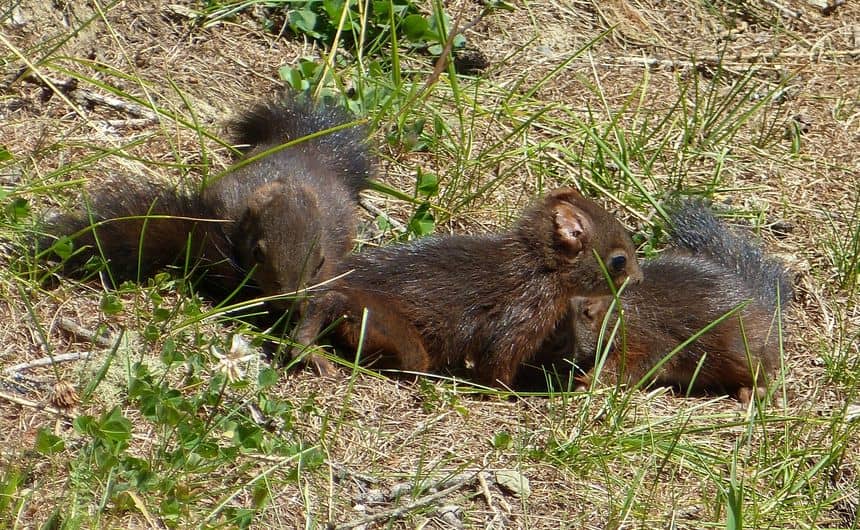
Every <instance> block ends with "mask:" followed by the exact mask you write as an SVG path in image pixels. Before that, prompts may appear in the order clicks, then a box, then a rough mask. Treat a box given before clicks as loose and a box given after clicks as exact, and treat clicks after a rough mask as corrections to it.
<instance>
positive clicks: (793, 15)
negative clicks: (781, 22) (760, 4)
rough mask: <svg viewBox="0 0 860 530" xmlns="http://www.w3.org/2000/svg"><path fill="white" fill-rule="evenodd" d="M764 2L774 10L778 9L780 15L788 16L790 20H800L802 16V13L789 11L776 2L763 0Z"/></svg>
mask: <svg viewBox="0 0 860 530" xmlns="http://www.w3.org/2000/svg"><path fill="white" fill-rule="evenodd" d="M763 1H764V3H765V4H767V5H769V6H771V7H772V8H774V9H776V10H777V11H779V12H780V13H782V14H784V15H785V16H787V17H789V18H800V16H801V12H800V11H795V10H793V9H789V8H787V7H785V6H784V5H782V4H780V3H778V2H775V1H774V0H763Z"/></svg>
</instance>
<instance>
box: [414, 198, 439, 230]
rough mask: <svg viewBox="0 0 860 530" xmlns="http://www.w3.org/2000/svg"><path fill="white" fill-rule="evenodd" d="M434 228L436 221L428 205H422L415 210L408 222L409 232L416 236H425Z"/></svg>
mask: <svg viewBox="0 0 860 530" xmlns="http://www.w3.org/2000/svg"><path fill="white" fill-rule="evenodd" d="M435 228H436V219H435V218H434V217H433V213H432V212H431V211H430V204H429V203H426V202H425V203H424V204H422V205H421V206H419V207H418V209H417V210H415V213H414V214H413V215H412V219H410V220H409V230H410V231H411V232H412V233H413V234H415V235H416V236H419V237H420V236H426V235H427V234H430V233H432V232H433V230H434V229H435Z"/></svg>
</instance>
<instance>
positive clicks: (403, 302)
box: [296, 188, 642, 387]
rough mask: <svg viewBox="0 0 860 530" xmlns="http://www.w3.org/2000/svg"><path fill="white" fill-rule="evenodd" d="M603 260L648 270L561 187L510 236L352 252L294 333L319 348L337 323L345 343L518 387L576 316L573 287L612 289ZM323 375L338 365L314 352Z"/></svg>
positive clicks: (624, 272)
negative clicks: (524, 366) (570, 313)
mask: <svg viewBox="0 0 860 530" xmlns="http://www.w3.org/2000/svg"><path fill="white" fill-rule="evenodd" d="M595 253H596V254H597V255H598V256H600V258H601V260H602V261H603V262H604V263H605V265H606V267H607V269H608V271H609V274H610V276H611V278H612V281H613V282H614V283H615V284H616V285H621V284H622V283H623V282H624V280H625V279H626V278H627V277H628V276H629V278H630V280H631V281H632V282H634V283H635V282H637V281H639V280H640V279H641V277H642V274H641V272H640V270H639V266H638V264H637V262H636V255H635V250H634V248H633V245H632V243H631V241H630V238H629V236H628V235H627V233H626V231H625V230H624V228H623V227H622V226H621V224H620V223H619V222H618V221H617V220H616V219H615V218H614V217H612V216H611V215H610V214H609V213H608V212H607V211H606V210H604V209H603V208H601V207H600V206H598V205H597V204H596V203H594V202H592V201H590V200H587V199H585V198H583V197H582V196H581V195H580V194H579V193H578V192H577V191H575V190H574V189H572V188H561V189H557V190H555V191H553V192H551V193H549V194H547V195H546V196H545V197H544V198H542V199H541V200H540V201H538V202H537V203H536V204H535V205H534V206H532V207H531V208H530V209H528V210H527V211H526V212H525V213H524V214H523V215H522V217H521V218H520V220H519V221H518V222H517V224H516V226H515V227H513V228H512V229H511V230H509V231H507V232H503V233H500V234H484V235H458V236H446V237H441V236H437V237H428V238H425V239H420V240H417V241H413V242H411V243H407V244H402V245H393V246H389V247H384V248H378V249H372V250H367V251H365V252H362V253H359V254H353V255H351V256H349V257H348V258H346V259H345V260H344V261H342V262H341V263H340V264H338V270H337V272H338V273H344V274H345V275H344V276H343V277H341V278H339V279H337V280H335V281H334V282H332V283H331V284H329V285H326V286H324V287H323V288H322V289H321V290H320V291H319V292H318V294H316V295H315V296H312V297H311V298H310V299H309V302H308V307H307V310H306V311H305V313H304V318H303V320H302V322H300V324H299V329H298V332H297V333H296V339H297V342H299V343H300V344H306V345H312V344H314V343H315V341H316V340H317V338H318V337H317V335H318V334H319V333H320V331H321V330H322V329H324V328H326V327H327V326H332V330H331V337H332V339H333V342H334V343H335V344H336V345H339V346H342V347H345V348H347V349H348V350H350V351H353V352H354V351H356V350H357V349H358V345H359V340H360V336H361V327H362V313H363V310H364V309H365V308H366V309H367V311H368V315H369V316H368V321H367V326H366V331H365V335H364V342H363V350H362V351H363V357H364V358H365V360H367V359H372V358H377V357H383V358H385V359H388V360H393V361H395V362H396V365H398V367H399V368H400V369H401V370H405V371H414V372H428V371H436V370H439V369H441V368H443V367H446V366H452V367H454V368H455V369H456V368H459V367H462V366H463V365H464V364H466V362H467V361H468V362H470V363H472V364H473V365H474V369H473V373H474V380H476V381H477V382H479V383H481V384H484V385H489V386H503V387H504V386H509V385H510V384H511V382H512V381H513V378H514V376H515V375H516V372H517V370H518V368H519V366H520V363H521V362H522V361H523V360H525V359H529V358H530V357H531V356H532V355H533V354H534V353H535V352H536V351H537V349H538V348H539V347H540V346H541V344H542V343H543V342H544V340H545V339H546V337H547V335H548V334H549V333H551V332H552V331H553V330H554V329H555V327H556V325H557V323H558V321H559V320H560V319H561V318H563V317H564V316H565V315H566V313H567V308H568V304H569V301H570V298H571V297H572V296H575V295H598V294H607V293H609V292H610V288H609V286H608V285H607V280H606V279H605V276H604V273H603V271H602V270H601V267H600V265H599V263H598V260H597V258H596V257H595ZM309 360H310V361H311V362H312V363H313V364H315V365H316V367H317V369H318V370H319V371H320V372H321V373H322V374H331V373H332V372H333V370H334V367H333V366H332V365H331V364H330V363H329V362H328V361H327V360H326V359H324V358H321V357H320V356H318V355H313V354H311V355H310V359H309Z"/></svg>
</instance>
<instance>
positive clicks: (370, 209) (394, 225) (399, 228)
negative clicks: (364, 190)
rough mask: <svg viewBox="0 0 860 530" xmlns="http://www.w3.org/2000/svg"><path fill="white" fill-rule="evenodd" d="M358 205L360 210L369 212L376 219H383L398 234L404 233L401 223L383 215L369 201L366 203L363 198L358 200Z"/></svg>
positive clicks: (382, 212) (404, 229) (383, 213)
mask: <svg viewBox="0 0 860 530" xmlns="http://www.w3.org/2000/svg"><path fill="white" fill-rule="evenodd" d="M358 204H359V205H360V206H361V207H362V208H364V209H365V210H367V211H368V212H370V213H371V214H373V215H376V216H377V217H382V218H383V219H385V221H386V222H387V223H388V224H389V226H391V228H392V229H394V231H395V232H400V233H401V234H405V233H406V226H404V224H403V223H401V222H400V221H398V220H397V219H394V218H392V217H391V216H389V215H388V214H387V213H385V212H384V211H383V210H381V209H380V208H377V207H376V206H374V205H373V204H371V203H370V201H368V200H367V199H365V198H361V199H359V200H358Z"/></svg>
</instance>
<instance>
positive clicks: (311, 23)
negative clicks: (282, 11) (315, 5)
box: [290, 9, 322, 39]
mask: <svg viewBox="0 0 860 530" xmlns="http://www.w3.org/2000/svg"><path fill="white" fill-rule="evenodd" d="M316 25H317V15H316V13H314V12H313V11H311V10H310V9H298V10H296V11H293V12H292V13H290V26H292V27H293V29H294V30H296V32H297V33H306V34H308V35H309V36H311V37H313V38H315V39H319V38H322V35H321V34H320V33H318V32H316V31H314V28H315V27H316Z"/></svg>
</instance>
